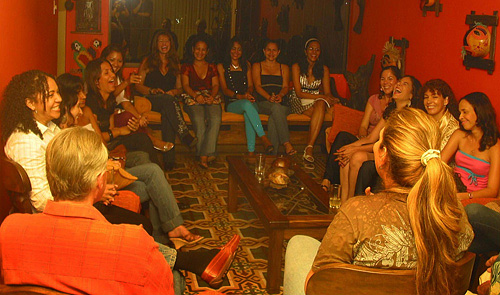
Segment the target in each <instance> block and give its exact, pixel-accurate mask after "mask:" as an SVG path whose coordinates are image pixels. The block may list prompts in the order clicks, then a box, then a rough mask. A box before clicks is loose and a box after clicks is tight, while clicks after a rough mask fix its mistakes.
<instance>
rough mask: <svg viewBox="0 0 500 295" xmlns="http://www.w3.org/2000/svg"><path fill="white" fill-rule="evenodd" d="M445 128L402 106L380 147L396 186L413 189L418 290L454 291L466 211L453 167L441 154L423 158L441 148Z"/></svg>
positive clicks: (411, 203) (410, 202) (409, 204)
mask: <svg viewBox="0 0 500 295" xmlns="http://www.w3.org/2000/svg"><path fill="white" fill-rule="evenodd" d="M440 142H441V133H440V131H439V127H438V125H437V123H436V122H435V120H433V119H432V118H430V117H429V116H427V115H426V114H425V113H424V112H423V111H421V110H418V109H414V108H404V109H403V110H401V111H399V112H396V113H394V114H392V115H391V116H390V117H389V118H388V120H387V122H386V127H385V130H384V132H383V136H382V139H381V144H380V147H381V148H382V147H385V148H386V149H387V156H388V157H389V161H388V163H387V165H388V167H386V168H387V171H388V173H389V175H390V177H391V179H392V180H393V182H394V183H395V184H396V186H395V187H394V188H393V189H392V190H396V191H402V192H409V193H408V199H407V207H408V214H409V219H410V224H411V227H412V230H413V234H414V237H415V245H416V249H417V256H418V258H417V280H416V282H417V291H418V293H419V294H450V287H451V286H452V285H453V284H454V282H452V281H451V280H450V278H451V276H452V275H453V271H452V267H453V266H454V265H455V255H456V251H457V248H458V244H459V243H458V233H459V232H460V225H459V223H460V219H461V217H462V214H463V213H462V212H463V211H462V210H461V209H460V207H459V203H458V199H457V196H456V194H457V191H456V186H455V182H454V181H453V174H452V170H451V168H450V167H449V166H448V165H447V164H446V163H444V162H443V161H441V159H440V158H439V157H430V158H428V161H422V155H423V154H424V153H425V152H427V151H428V150H432V149H434V150H438V149H439V146H440Z"/></svg>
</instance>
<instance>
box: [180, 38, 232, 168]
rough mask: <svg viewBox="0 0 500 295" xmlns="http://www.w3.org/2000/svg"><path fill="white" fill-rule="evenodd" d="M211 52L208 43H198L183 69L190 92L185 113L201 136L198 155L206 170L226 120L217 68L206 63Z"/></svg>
mask: <svg viewBox="0 0 500 295" xmlns="http://www.w3.org/2000/svg"><path fill="white" fill-rule="evenodd" d="M208 51H209V48H208V42H207V41H206V40H204V39H198V40H196V41H195V42H194V46H193V56H192V57H191V62H189V63H186V64H183V65H182V67H181V80H182V87H183V88H184V92H185V93H186V98H185V101H184V103H185V105H184V110H185V111H186V113H187V114H188V115H189V117H190V118H191V122H192V123H193V128H194V132H195V133H196V136H197V137H198V143H197V144H196V156H198V157H199V158H200V162H199V165H200V167H202V168H205V169H206V168H208V164H209V162H211V161H212V160H215V152H216V147H217V137H218V136H219V128H220V124H221V117H222V109H221V106H220V103H221V98H220V95H219V94H218V93H219V77H218V75H217V67H216V66H215V64H211V63H208V62H207V61H206V60H205V58H206V57H207V55H208ZM209 158H210V159H209Z"/></svg>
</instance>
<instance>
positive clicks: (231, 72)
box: [217, 37, 274, 156]
mask: <svg viewBox="0 0 500 295" xmlns="http://www.w3.org/2000/svg"><path fill="white" fill-rule="evenodd" d="M241 44H242V42H241V40H240V39H239V38H238V37H233V38H232V39H231V41H230V46H229V50H228V51H229V52H228V54H226V56H225V57H224V62H223V63H220V64H218V65H217V70H218V71H219V80H220V85H221V88H222V92H223V93H224V98H225V106H226V108H227V111H228V112H231V113H235V114H243V116H244V118H245V131H246V136H247V148H248V154H249V155H250V156H252V155H254V152H255V135H256V134H257V136H259V137H260V139H261V141H262V145H263V146H264V151H265V152H266V153H271V152H272V151H273V150H274V147H273V145H272V144H271V142H270V141H269V139H268V138H267V136H266V133H265V132H264V129H263V127H262V122H261V121H260V117H259V113H258V110H257V104H256V103H255V98H254V96H253V95H252V93H253V90H254V87H253V80H252V71H251V66H250V63H249V62H248V61H247V59H246V57H245V55H244V54H243V47H241Z"/></svg>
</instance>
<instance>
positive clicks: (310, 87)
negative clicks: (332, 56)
mask: <svg viewBox="0 0 500 295" xmlns="http://www.w3.org/2000/svg"><path fill="white" fill-rule="evenodd" d="M304 53H305V55H304V57H303V58H302V60H301V61H300V62H299V63H296V64H294V65H293V66H292V81H293V90H292V91H291V93H290V108H291V112H292V113H294V114H304V115H306V116H308V117H310V118H311V121H310V125H309V137H308V140H307V146H306V148H305V149H304V155H303V156H302V158H303V159H304V160H306V161H307V162H311V163H312V162H314V157H313V149H314V143H315V142H316V138H317V137H318V134H319V131H320V130H321V126H322V125H323V120H324V119H325V113H326V112H327V111H329V112H332V111H333V109H332V108H331V107H332V106H333V105H334V104H335V103H338V102H339V99H338V98H336V97H334V96H333V95H332V92H331V91H330V70H329V69H328V67H327V66H326V65H324V64H323V62H322V60H321V58H320V57H321V46H320V43H319V40H318V39H316V38H311V39H309V40H307V41H306V43H305V45H304Z"/></svg>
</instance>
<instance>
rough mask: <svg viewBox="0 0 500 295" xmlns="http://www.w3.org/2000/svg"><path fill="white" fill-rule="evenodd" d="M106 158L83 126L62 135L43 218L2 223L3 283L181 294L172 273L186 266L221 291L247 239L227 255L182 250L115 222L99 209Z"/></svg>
mask: <svg viewBox="0 0 500 295" xmlns="http://www.w3.org/2000/svg"><path fill="white" fill-rule="evenodd" d="M107 159H108V152H107V149H106V147H105V146H104V145H103V144H102V141H101V139H100V137H99V136H98V135H97V134H96V133H95V132H91V131H88V130H85V129H83V128H81V127H75V128H68V129H65V130H63V131H61V132H60V133H59V134H57V135H56V136H55V137H54V139H53V140H52V141H51V142H50V143H49V144H48V146H47V151H46V169H47V179H48V182H49V185H50V190H51V192H52V194H53V197H54V201H48V203H47V205H46V207H45V209H44V211H43V213H41V214H12V215H10V216H8V217H7V218H6V219H5V220H4V222H3V223H2V225H1V227H0V263H1V271H2V276H3V279H4V283H5V284H9V285H23V284H29V285H39V286H44V287H49V288H53V289H56V290H59V291H62V292H66V293H71V294H115V293H116V294H174V289H175V293H176V294H179V293H180V294H182V292H183V288H184V286H183V285H182V286H175V284H174V280H173V275H172V269H184V270H187V271H191V272H193V273H195V274H198V275H200V276H201V278H202V279H203V280H205V281H206V282H208V283H209V284H210V286H212V287H220V285H222V280H223V277H224V276H225V273H226V271H227V269H228V268H229V267H230V265H231V263H232V260H233V259H234V256H235V253H236V249H237V247H238V243H239V240H240V237H239V236H237V235H235V236H233V238H232V239H231V240H230V241H229V242H228V243H227V244H226V245H225V246H223V247H222V249H221V250H209V251H204V252H202V251H191V252H177V251H176V250H175V249H171V248H168V247H166V246H164V245H161V244H157V243H155V242H154V240H153V238H152V237H151V236H149V235H148V233H147V232H146V231H145V230H144V229H143V228H142V227H141V226H137V225H130V224H111V223H109V222H108V221H107V220H106V219H105V218H104V216H102V214H101V213H100V212H99V211H97V209H95V208H94V207H93V206H92V205H93V203H94V202H95V201H96V200H99V199H100V198H101V195H102V194H103V192H104V189H105V187H106V180H107V172H106V162H107ZM174 287H176V288H174Z"/></svg>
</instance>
